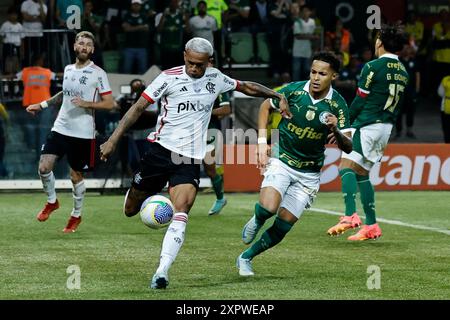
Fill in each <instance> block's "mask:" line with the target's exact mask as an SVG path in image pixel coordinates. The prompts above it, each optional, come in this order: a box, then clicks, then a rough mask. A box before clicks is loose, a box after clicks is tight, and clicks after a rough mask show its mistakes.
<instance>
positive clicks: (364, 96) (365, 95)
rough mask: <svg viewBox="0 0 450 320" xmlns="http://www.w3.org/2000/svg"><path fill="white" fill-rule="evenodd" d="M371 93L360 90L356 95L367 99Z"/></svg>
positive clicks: (357, 90)
mask: <svg viewBox="0 0 450 320" xmlns="http://www.w3.org/2000/svg"><path fill="white" fill-rule="evenodd" d="M369 93H370V91H367V90H364V89H361V88H358V89H356V95H358V96H359V97H361V98H366V97H367V96H368V95H369Z"/></svg>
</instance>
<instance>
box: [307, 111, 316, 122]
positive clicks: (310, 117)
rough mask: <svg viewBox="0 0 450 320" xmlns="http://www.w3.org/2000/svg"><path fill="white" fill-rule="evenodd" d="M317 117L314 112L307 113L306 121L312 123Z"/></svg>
mask: <svg viewBox="0 0 450 320" xmlns="http://www.w3.org/2000/svg"><path fill="white" fill-rule="evenodd" d="M315 116H316V113H315V112H314V111H313V110H308V111H306V116H305V117H306V120H309V121H311V120H313V119H314V117H315Z"/></svg>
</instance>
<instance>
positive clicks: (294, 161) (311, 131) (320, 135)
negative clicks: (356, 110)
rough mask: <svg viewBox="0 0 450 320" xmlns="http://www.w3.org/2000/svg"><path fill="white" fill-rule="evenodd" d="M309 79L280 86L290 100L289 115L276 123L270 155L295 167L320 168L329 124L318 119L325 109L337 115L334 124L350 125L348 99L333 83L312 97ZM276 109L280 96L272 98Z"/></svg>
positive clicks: (301, 169)
mask: <svg viewBox="0 0 450 320" xmlns="http://www.w3.org/2000/svg"><path fill="white" fill-rule="evenodd" d="M309 84H310V82H309V81H299V82H292V83H290V84H288V85H286V86H284V87H282V88H281V89H280V90H279V91H278V92H280V93H282V94H283V95H284V96H285V97H286V99H287V100H288V103H289V108H290V111H291V113H292V118H291V119H285V118H283V119H282V120H281V121H280V123H279V125H278V130H279V141H278V142H275V143H274V146H273V149H272V156H273V157H277V155H278V158H279V160H281V161H282V162H284V163H286V164H287V165H288V166H290V167H291V168H293V169H295V170H297V171H305V172H319V171H320V169H321V168H322V166H323V162H324V159H325V153H324V152H325V144H326V142H327V135H328V134H329V133H330V131H329V129H328V127H327V126H326V125H325V124H324V123H322V122H321V119H323V118H325V117H326V115H327V113H332V114H334V115H335V116H336V117H337V118H338V123H337V126H338V128H339V129H345V128H348V127H349V126H350V122H349V116H348V108H347V103H346V102H345V100H344V98H342V96H341V95H340V94H339V93H338V92H337V91H336V90H334V89H333V88H332V87H330V90H329V91H328V93H327V95H326V96H325V98H324V99H321V100H315V99H314V98H313V97H311V95H310V94H309ZM270 103H271V105H272V107H274V108H276V109H278V107H279V100H278V99H271V100H270Z"/></svg>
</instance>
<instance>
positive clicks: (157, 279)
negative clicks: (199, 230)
mask: <svg viewBox="0 0 450 320" xmlns="http://www.w3.org/2000/svg"><path fill="white" fill-rule="evenodd" d="M187 221H188V215H187V213H184V212H177V213H175V214H174V216H173V220H172V222H171V223H170V225H169V227H168V228H167V231H166V234H165V235H164V240H163V243H162V248H161V254H160V260H159V267H158V269H157V270H156V272H155V274H154V275H153V278H152V281H151V283H150V287H151V288H152V289H165V288H166V287H167V286H168V285H169V268H170V267H171V265H172V263H173V262H174V261H175V258H176V257H177V255H178V252H179V251H180V249H181V246H182V245H183V242H184V234H185V231H186V224H187Z"/></svg>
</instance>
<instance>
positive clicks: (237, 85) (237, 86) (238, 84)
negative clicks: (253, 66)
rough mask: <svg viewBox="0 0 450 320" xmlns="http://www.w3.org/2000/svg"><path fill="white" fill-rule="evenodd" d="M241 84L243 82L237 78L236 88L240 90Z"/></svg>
mask: <svg viewBox="0 0 450 320" xmlns="http://www.w3.org/2000/svg"><path fill="white" fill-rule="evenodd" d="M240 86H241V82H240V81H239V80H236V89H235V90H239V87H240Z"/></svg>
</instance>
